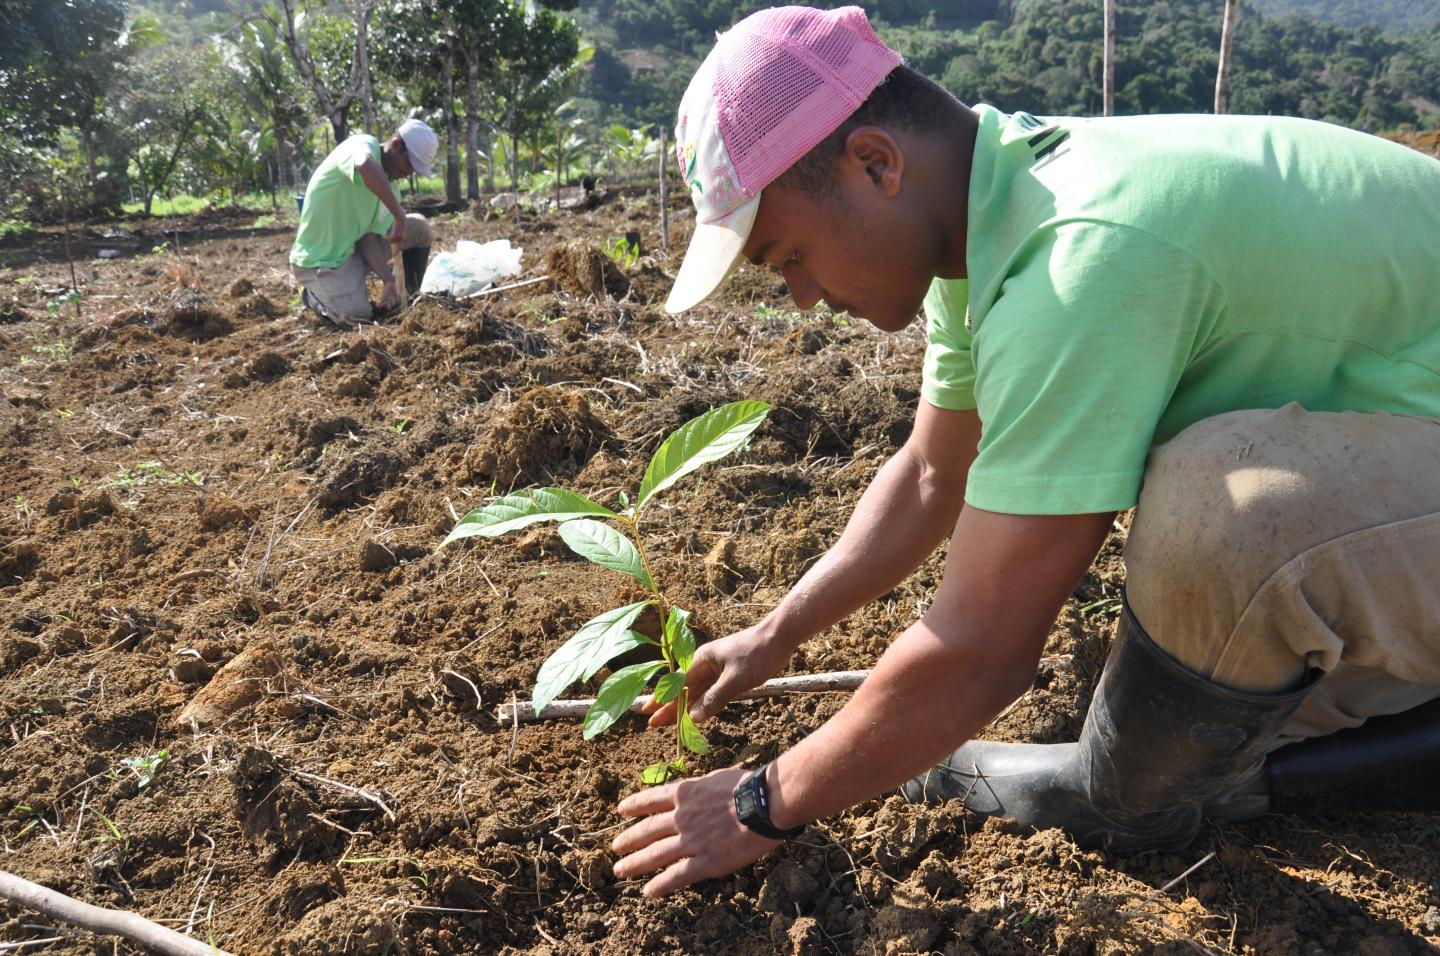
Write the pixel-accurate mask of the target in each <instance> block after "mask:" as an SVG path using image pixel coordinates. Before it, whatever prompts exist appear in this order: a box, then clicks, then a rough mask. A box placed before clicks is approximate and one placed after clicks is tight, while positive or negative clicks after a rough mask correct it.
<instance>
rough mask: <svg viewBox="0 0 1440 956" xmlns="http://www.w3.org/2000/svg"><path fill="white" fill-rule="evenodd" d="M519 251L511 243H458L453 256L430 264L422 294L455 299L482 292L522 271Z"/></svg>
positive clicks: (423, 283)
mask: <svg viewBox="0 0 1440 956" xmlns="http://www.w3.org/2000/svg"><path fill="white" fill-rule="evenodd" d="M522 252H524V250H523V249H520V248H518V247H517V248H511V246H510V240H509V239H496V240H495V241H494V242H487V243H485V244H484V245H481V244H480V243H478V242H471V241H470V240H469V239H461V240H460V241H459V242H457V243H455V251H454V252H442V253H440V254H439V255H438V256H436V257H435V258H434V259H432V260H431V261H430V264H429V265H428V266H427V267H426V269H425V278H424V280H423V281H421V283H420V291H421V292H422V293H423V294H426V295H449V296H453V297H454V298H457V299H458V298H460V297H462V296H467V295H469V294H470V293H472V292H479V291H480V290H481V289H483V288H485V287H486V286H488V285H489V284H490V283H492V282H494V281H496V280H497V279H501V278H504V277H505V276H513V275H515V274H516V273H517V272H519V271H520V254H521V253H522Z"/></svg>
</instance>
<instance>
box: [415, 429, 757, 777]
mask: <svg viewBox="0 0 1440 956" xmlns="http://www.w3.org/2000/svg"><path fill="white" fill-rule="evenodd" d="M769 413H770V406H769V405H767V404H766V403H765V402H755V401H743V402H731V403H730V404H728V405H722V406H720V407H719V408H714V409H711V410H710V411H708V412H706V413H705V414H703V415H700V416H699V417H697V418H693V419H691V420H690V421H688V422H686V423H685V424H683V425H681V426H680V427H679V428H677V429H676V430H675V431H674V432H672V433H671V434H670V436H669V437H668V438H666V439H665V441H664V442H662V443H661V445H660V447H659V448H658V449H657V450H656V451H655V454H654V456H653V457H651V459H650V464H649V466H648V467H647V468H646V469H645V476H644V478H642V479H641V481H640V491H639V493H638V494H637V495H636V496H635V500H634V502H633V503H632V502H631V500H630V497H629V496H628V495H627V494H626V493H625V492H623V491H622V492H620V494H619V501H620V510H619V511H612V510H610V509H609V508H606V507H604V506H603V505H600V504H597V503H596V502H594V501H591V500H590V499H589V498H586V497H585V496H584V495H580V494H576V493H575V492H573V491H566V490H565V489H563V488H539V489H534V490H528V491H520V492H516V493H515V494H512V495H505V496H504V497H501V498H497V499H496V500H494V501H492V502H490V503H489V504H488V505H485V506H484V507H483V508H477V509H475V510H474V511H471V512H470V513H469V514H467V515H466V516H465V517H463V518H461V519H460V522H459V523H458V524H457V525H455V530H453V531H451V532H450V534H449V536H448V537H447V538H446V539H445V540H444V541H443V542H442V543H441V547H444V546H445V545H447V544H449V543H451V542H452V541H458V540H460V539H461V538H470V537H476V536H479V537H485V538H494V537H498V536H500V535H502V534H505V533H507V532H510V531H517V530H519V529H520V528H524V527H527V526H529V525H532V524H537V523H539V522H543V521H557V522H560V537H561V538H562V539H564V541H565V543H566V544H567V545H569V547H570V549H571V550H572V551H574V552H575V553H576V554H578V555H580V556H581V557H582V558H586V559H588V560H589V561H592V562H594V563H595V564H598V565H600V566H601V567H603V568H609V569H610V570H612V571H619V572H620V573H621V574H627V575H629V576H630V577H632V578H634V579H635V580H636V581H637V582H638V583H639V584H640V586H641V587H643V588H645V590H647V591H649V592H650V596H649V597H647V598H646V599H645V600H643V601H637V602H635V603H634V604H627V605H626V606H624V607H619V608H615V609H614V610H611V611H606V612H605V613H604V614H601V615H600V616H598V617H595V618H592V619H591V620H589V621H587V622H585V624H583V625H581V627H580V630H578V631H576V632H575V634H574V636H573V637H571V638H570V640H568V641H566V642H565V644H564V645H562V646H561V648H560V649H559V650H557V651H556V652H555V653H554V654H551V655H550V657H549V659H547V660H546V661H545V663H544V664H542V665H541V666H540V673H539V675H538V677H537V678H536V681H535V695H534V697H535V700H534V706H535V708H536V709H537V710H539V709H540V708H542V707H544V706H545V705H546V704H548V703H550V702H551V701H552V700H554V699H555V698H556V697H557V696H559V694H560V692H561V691H563V690H564V689H565V688H567V687H569V686H570V685H571V684H573V683H575V682H576V681H583V680H589V679H590V678H591V677H593V676H595V674H596V673H597V672H598V671H599V670H600V669H601V668H602V667H604V666H605V665H606V664H607V663H608V662H609V661H610V660H611V659H613V658H615V657H618V656H619V655H621V654H624V653H625V652H626V651H629V650H632V649H633V648H636V647H640V646H643V645H647V644H648V645H653V646H655V647H657V648H658V649H659V651H660V656H661V660H658V661H645V662H642V663H639V664H631V665H629V666H628V667H622V668H620V669H619V670H616V671H614V672H613V673H612V674H611V675H610V676H609V678H607V679H606V681H605V683H603V684H602V685H600V692H599V693H598V694H597V695H596V697H595V703H594V705H593V706H591V708H590V709H589V711H588V712H587V713H586V714H585V724H584V736H585V739H586V740H590V739H592V738H594V737H596V736H597V735H599V734H601V733H603V732H604V731H605V730H606V729H608V728H609V727H610V725H611V724H613V723H615V721H616V720H618V719H619V718H620V715H621V714H623V713H625V712H626V711H627V710H628V709H629V708H630V705H631V704H633V703H634V702H635V700H636V698H638V697H639V696H640V695H641V694H642V693H644V691H645V690H646V689H647V688H648V687H649V686H650V681H651V680H652V679H654V680H655V685H654V691H653V693H654V695H655V701H656V703H659V704H664V703H668V702H669V701H672V700H674V701H676V702H677V703H676V708H677V709H676V715H677V719H676V721H675V759H674V760H670V761H664V760H662V761H660V762H658V763H654V764H651V765H650V766H648V767H646V768H645V770H644V772H643V773H642V774H641V779H642V780H643V781H644V782H645V783H647V784H657V783H664V782H665V781H666V780H668V779H670V778H671V777H672V776H674V775H676V774H680V773H683V772H684V771H685V753H686V752H687V751H688V752H690V753H694V754H703V753H705V752H706V750H708V749H709V746H708V745H707V744H706V742H705V735H704V734H702V733H701V732H700V729H699V728H698V727H696V726H695V722H694V721H693V720H692V719H691V718H690V713H689V701H688V699H687V694H686V691H685V674H686V672H687V671H688V670H689V668H690V662H691V659H692V658H693V657H694V656H695V634H694V632H693V631H691V629H690V612H689V611H687V610H684V609H682V608H680V607H677V606H675V605H674V604H673V603H671V602H670V601H669V600H667V599H666V597H665V595H664V593H663V592H662V591H661V589H660V586H659V585H658V584H656V582H655V578H654V575H653V574H652V572H651V567H650V560H649V558H648V557H647V555H646V553H645V546H644V540H643V538H642V536H641V534H640V516H641V513H642V512H643V511H644V509H645V507H646V505H648V504H649V503H650V502H651V501H653V500H654V498H655V496H656V495H658V494H659V493H660V492H662V491H664V490H665V489H666V488H669V487H670V486H671V485H673V484H675V482H677V481H679V480H680V479H681V478H683V477H685V476H686V475H688V474H689V473H690V472H692V471H694V470H695V469H697V468H699V467H700V466H701V465H704V464H706V463H708V462H712V461H715V460H717V459H719V458H723V457H725V456H726V455H728V454H730V453H731V452H732V451H735V450H736V449H738V448H741V447H743V446H744V444H745V443H746V441H747V440H748V439H749V437H750V434H751V433H752V432H753V431H755V429H756V428H758V427H759V426H760V423H761V422H763V421H764V420H765V416H766V415H768V414H769ZM596 519H600V520H596ZM605 521H611V522H614V523H615V524H618V525H619V526H620V527H621V528H622V529H624V531H628V532H629V534H628V535H627V534H625V533H622V531H620V530H616V529H615V528H614V527H612V526H611V525H609V524H605V523H604V522H605ZM649 607H654V608H655V610H656V611H657V612H658V614H659V618H660V621H661V628H660V634H659V635H657V636H650V635H646V634H641V633H639V632H638V631H636V630H634V624H635V622H636V620H638V619H639V617H640V615H641V614H643V613H644V612H645V610H646V609H647V608H649Z"/></svg>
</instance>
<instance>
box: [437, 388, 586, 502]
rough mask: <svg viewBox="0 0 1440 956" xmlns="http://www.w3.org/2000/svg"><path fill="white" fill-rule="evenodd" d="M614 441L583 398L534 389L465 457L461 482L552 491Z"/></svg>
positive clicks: (550, 390)
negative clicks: (541, 486) (550, 488)
mask: <svg viewBox="0 0 1440 956" xmlns="http://www.w3.org/2000/svg"><path fill="white" fill-rule="evenodd" d="M608 439H609V432H608V430H607V429H606V428H605V426H604V424H603V423H602V422H601V421H600V419H599V418H597V417H596V416H595V413H594V412H593V411H591V409H590V402H589V400H588V399H586V398H585V396H584V395H583V394H582V393H580V392H575V391H562V390H560V389H557V388H546V387H543V386H542V387H538V388H532V389H530V390H529V391H527V392H524V393H523V394H521V396H520V397H519V398H518V399H517V400H516V401H515V403H514V404H513V405H511V406H510V407H509V408H507V409H506V410H505V411H504V412H502V413H501V414H500V415H499V416H498V418H497V420H496V422H495V424H494V425H493V426H492V427H491V429H490V431H489V433H488V434H486V435H485V437H484V438H483V439H481V441H480V442H479V444H477V445H476V446H475V447H474V448H471V449H470V450H469V451H468V452H467V453H466V454H465V458H464V461H463V463H462V476H461V477H462V480H463V481H465V482H466V483H469V484H485V483H489V482H491V481H493V482H495V484H496V486H497V487H499V488H503V489H507V490H508V489H510V488H514V487H515V486H517V485H525V484H545V485H553V484H556V483H558V482H559V480H560V479H562V478H565V477H569V476H572V475H574V474H575V473H576V472H578V471H579V470H580V469H581V468H583V467H584V466H585V463H586V462H587V461H589V460H590V456H591V455H593V454H594V453H595V452H596V451H598V450H599V449H600V448H601V447H602V446H603V445H604V444H605V442H606V441H607V440H608Z"/></svg>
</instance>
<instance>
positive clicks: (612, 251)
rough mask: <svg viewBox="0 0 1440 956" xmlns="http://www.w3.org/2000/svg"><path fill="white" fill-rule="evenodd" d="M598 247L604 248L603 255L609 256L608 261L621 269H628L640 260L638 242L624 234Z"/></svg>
mask: <svg viewBox="0 0 1440 956" xmlns="http://www.w3.org/2000/svg"><path fill="white" fill-rule="evenodd" d="M600 248H602V249H604V250H605V255H607V256H609V257H610V261H612V262H614V263H615V264H616V265H617V266H619V267H620V268H622V269H629V268H630V267H631V266H633V265H634V264H635V263H636V262H638V261H639V260H640V246H639V244H638V243H634V242H631V241H630V240H629V239H627V238H625V237H624V236H620V237H618V238H615V239H611V240H609V241H608V242H605V243H602V244H601V246H600Z"/></svg>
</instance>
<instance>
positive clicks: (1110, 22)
mask: <svg viewBox="0 0 1440 956" xmlns="http://www.w3.org/2000/svg"><path fill="white" fill-rule="evenodd" d="M1104 74H1105V78H1104V80H1103V85H1104V93H1103V94H1102V104H1103V105H1102V111H1103V112H1102V115H1104V116H1114V115H1115V0H1105V66H1104Z"/></svg>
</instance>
